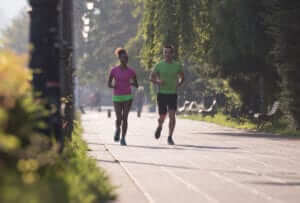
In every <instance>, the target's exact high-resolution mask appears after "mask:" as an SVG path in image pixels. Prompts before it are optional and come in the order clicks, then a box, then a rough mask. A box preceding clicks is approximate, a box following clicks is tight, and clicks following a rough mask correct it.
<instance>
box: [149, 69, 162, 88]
mask: <svg viewBox="0 0 300 203" xmlns="http://www.w3.org/2000/svg"><path fill="white" fill-rule="evenodd" d="M150 81H151V82H152V83H153V84H158V85H160V84H162V83H163V81H162V80H160V79H159V75H158V73H157V72H155V71H152V72H151V74H150Z"/></svg>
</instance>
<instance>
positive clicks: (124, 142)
mask: <svg viewBox="0 0 300 203" xmlns="http://www.w3.org/2000/svg"><path fill="white" fill-rule="evenodd" d="M120 144H121V145H122V146H126V145H127V144H126V141H125V137H122V138H121V142H120Z"/></svg>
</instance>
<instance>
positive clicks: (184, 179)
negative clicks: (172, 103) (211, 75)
mask: <svg viewBox="0 0 300 203" xmlns="http://www.w3.org/2000/svg"><path fill="white" fill-rule="evenodd" d="M114 120H115V117H114V115H113V116H112V117H111V118H107V115H106V113H99V112H88V113H87V114H84V115H83V126H84V130H85V133H84V139H85V140H86V141H87V143H88V144H89V147H90V149H91V152H90V154H91V156H93V157H94V158H95V159H96V160H97V161H98V163H99V166H101V167H103V168H105V169H106V170H107V172H108V174H109V175H110V177H111V180H112V182H113V184H115V185H116V186H118V189H117V192H118V194H119V198H118V200H117V201H116V202H121V203H132V202H137V203H144V202H145V203H146V202H151V203H153V202H157V203H169V202H170V203H183V202H184V203H185V202H189V203H193V202H195V203H200V202H201V203H206V202H208V203H227V202H230V203H235V202H236V203H240V202H243V203H247V202H249V203H268V202H270V203H271V202H272V203H280V202H281V203H286V202H288V203H299V202H300V147H299V146H300V140H295V139H283V138H278V137H276V136H270V135H264V134H254V133H248V132H245V131H241V130H236V129H231V128H226V127H220V126H217V125H214V124H209V123H204V122H197V121H189V120H184V119H178V120H177V127H176V131H175V135H174V136H175V142H176V144H177V145H176V146H169V145H167V142H166V138H167V137H166V135H167V125H165V127H164V129H163V131H162V133H163V134H162V137H161V138H160V140H155V139H154V136H153V134H154V130H155V126H156V115H155V114H150V113H149V114H143V115H142V118H137V117H136V113H135V112H132V113H131V114H130V116H129V128H128V137H127V144H128V146H126V147H124V146H120V145H119V144H118V143H114V142H113V131H114V128H113V126H114ZM167 121H168V120H167Z"/></svg>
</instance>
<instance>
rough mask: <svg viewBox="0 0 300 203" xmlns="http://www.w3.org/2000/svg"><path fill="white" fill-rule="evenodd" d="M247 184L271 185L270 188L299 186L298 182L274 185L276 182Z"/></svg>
mask: <svg viewBox="0 0 300 203" xmlns="http://www.w3.org/2000/svg"><path fill="white" fill-rule="evenodd" d="M249 184H258V185H272V186H279V187H282V186H289V187H290V186H296V187H299V186H300V182H286V183H278V182H277V183H276V182H249Z"/></svg>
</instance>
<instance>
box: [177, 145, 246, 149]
mask: <svg viewBox="0 0 300 203" xmlns="http://www.w3.org/2000/svg"><path fill="white" fill-rule="evenodd" d="M176 146H180V147H186V148H195V149H220V150H224V149H229V150H236V149H240V148H239V147H215V146H202V145H190V144H178V145H176Z"/></svg>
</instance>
